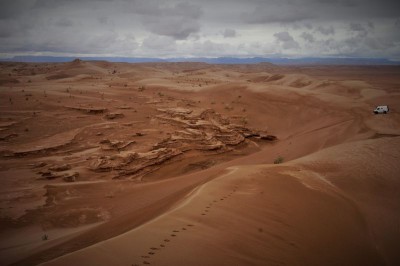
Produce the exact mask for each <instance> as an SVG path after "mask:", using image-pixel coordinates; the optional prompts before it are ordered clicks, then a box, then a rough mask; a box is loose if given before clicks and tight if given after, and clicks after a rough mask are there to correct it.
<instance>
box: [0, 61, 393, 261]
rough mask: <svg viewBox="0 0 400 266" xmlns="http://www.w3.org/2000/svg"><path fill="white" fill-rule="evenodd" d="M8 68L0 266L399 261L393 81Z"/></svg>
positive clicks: (229, 68)
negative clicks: (377, 111)
mask: <svg viewBox="0 0 400 266" xmlns="http://www.w3.org/2000/svg"><path fill="white" fill-rule="evenodd" d="M0 66H1V70H0V94H1V96H0V178H1V188H0V197H1V204H0V208H1V209H0V211H1V217H0V224H1V230H0V236H1V237H0V263H1V265H38V264H40V265H399V263H400V254H399V252H398V243H400V211H399V210H400V113H399V110H400V68H399V67H394V66H390V67H389V66H388V67H385V66H296V67H279V66H275V65H272V64H265V63H262V64H254V65H209V64H204V63H143V64H127V63H109V62H102V61H97V62H96V61H81V60H75V61H73V62H70V63H52V64H44V63H42V64H33V63H32V64H31V63H29V64H25V63H1V64H0ZM376 105H389V107H390V112H389V113H388V114H386V115H374V114H373V113H372V111H373V109H374V108H375V106H376ZM274 162H280V163H279V164H275V163H274ZM44 237H47V239H43V238H44Z"/></svg>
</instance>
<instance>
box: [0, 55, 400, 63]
mask: <svg viewBox="0 0 400 266" xmlns="http://www.w3.org/2000/svg"><path fill="white" fill-rule="evenodd" d="M74 59H76V57H59V56H14V57H12V58H7V59H5V58H3V59H1V58H0V61H6V62H34V63H43V62H48V63H55V62H71V61H73V60H74ZM79 59H81V60H87V61H93V60H95V61H109V62H126V63H150V62H204V63H208V64H258V63H272V64H275V65H400V61H392V60H389V59H385V58H320V57H315V58H312V57H305V58H264V57H251V58H237V57H216V58H207V57H197V58H168V59H162V58H146V57H79Z"/></svg>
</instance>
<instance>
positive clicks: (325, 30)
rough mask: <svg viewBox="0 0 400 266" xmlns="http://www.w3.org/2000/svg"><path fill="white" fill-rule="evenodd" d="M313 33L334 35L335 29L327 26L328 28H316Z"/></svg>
mask: <svg viewBox="0 0 400 266" xmlns="http://www.w3.org/2000/svg"><path fill="white" fill-rule="evenodd" d="M315 31H317V32H319V33H321V34H323V35H334V34H335V29H334V28H333V26H329V27H322V26H318V28H316V29H315Z"/></svg>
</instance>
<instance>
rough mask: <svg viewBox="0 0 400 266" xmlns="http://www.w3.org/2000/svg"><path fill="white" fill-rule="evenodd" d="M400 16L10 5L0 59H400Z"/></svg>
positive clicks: (158, 4) (221, 5)
mask: <svg viewBox="0 0 400 266" xmlns="http://www.w3.org/2000/svg"><path fill="white" fill-rule="evenodd" d="M399 10H400V1H393V0H268V1H265V0H202V1H195V0H169V1H163V0H2V1H0V53H1V55H0V56H3V57H4V56H12V55H14V54H18V53H24V54H29V53H31V54H34V53H41V54H46V53H53V54H54V53H59V54H68V53H69V54H88V55H89V54H104V55H120V56H144V55H145V56H154V57H157V56H164V57H173V56H177V55H181V56H195V55H196V56H199V55H202V56H207V55H208V56H218V55H224V56H225V55H233V56H234V55H238V56H245V55H249V56H265V55H270V54H273V53H282V54H283V55H284V54H285V52H287V53H288V54H290V55H296V56H309V55H314V56H325V55H339V56H359V55H363V56H368V57H377V56H380V57H381V56H385V57H389V58H397V59H400V58H398V57H399V56H400V47H399V46H400V31H399V30H398V28H399V25H400V12H399ZM216 29H217V30H218V29H221V31H217V34H216ZM237 32H240V35H239V34H237ZM296 39H297V40H296ZM298 41H301V42H300V43H301V44H302V45H300V43H299V42H298ZM239 47H240V48H239Z"/></svg>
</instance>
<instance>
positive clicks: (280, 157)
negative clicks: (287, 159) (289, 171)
mask: <svg viewBox="0 0 400 266" xmlns="http://www.w3.org/2000/svg"><path fill="white" fill-rule="evenodd" d="M280 163H283V157H282V156H278V157H277V158H276V159H275V160H274V164H280Z"/></svg>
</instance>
